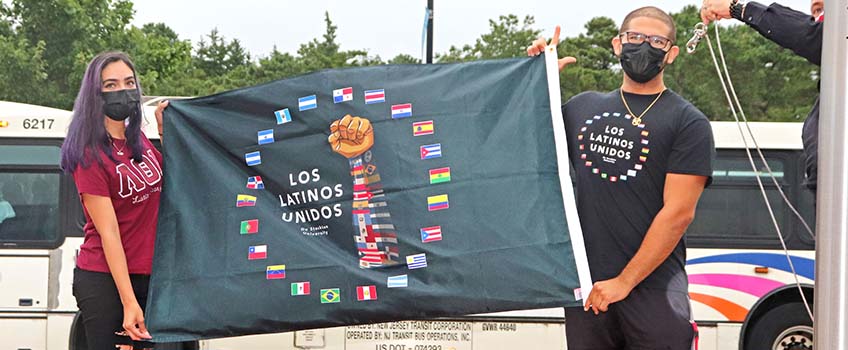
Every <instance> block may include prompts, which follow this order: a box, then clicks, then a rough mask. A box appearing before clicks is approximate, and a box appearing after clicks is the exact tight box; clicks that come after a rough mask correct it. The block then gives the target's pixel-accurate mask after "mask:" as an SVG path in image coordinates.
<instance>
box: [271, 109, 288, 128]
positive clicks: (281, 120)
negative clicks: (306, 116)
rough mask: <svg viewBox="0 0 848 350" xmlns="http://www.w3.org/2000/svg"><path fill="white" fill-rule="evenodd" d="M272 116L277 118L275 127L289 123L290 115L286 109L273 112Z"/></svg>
mask: <svg viewBox="0 0 848 350" xmlns="http://www.w3.org/2000/svg"><path fill="white" fill-rule="evenodd" d="M274 116H276V117H277V125H279V124H285V123H288V122H290V121H291V113H290V112H289V109H288V108H283V109H281V110H279V111H276V112H274Z"/></svg>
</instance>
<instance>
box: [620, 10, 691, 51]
mask: <svg viewBox="0 0 848 350" xmlns="http://www.w3.org/2000/svg"><path fill="white" fill-rule="evenodd" d="M639 17H650V18H653V19H657V20H660V21H662V22H663V23H665V24H666V25H668V27H669V28H671V32H670V33H669V34H668V38H669V39H671V43H672V44H673V45H674V44H676V42H677V26H675V25H674V19H673V18H671V16H670V15H669V14H668V13H667V12H665V11H663V10H660V9H659V8H657V7H654V6H645V7H642V8H638V9H635V10H633V11H632V12H630V13H628V14H627V17H624V22H621V28H620V30H619V33H624V32H625V31H627V30H628V29H630V28H629V27H630V21H632V20H633V19H634V18H639Z"/></svg>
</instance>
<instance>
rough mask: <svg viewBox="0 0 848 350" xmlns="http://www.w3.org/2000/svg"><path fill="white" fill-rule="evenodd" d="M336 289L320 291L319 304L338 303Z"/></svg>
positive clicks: (339, 298) (337, 291) (338, 297)
mask: <svg viewBox="0 0 848 350" xmlns="http://www.w3.org/2000/svg"><path fill="white" fill-rule="evenodd" d="M339 294H340V293H339V289H338V288H332V289H322V290H321V304H331V303H338V302H340V301H341V295H339Z"/></svg>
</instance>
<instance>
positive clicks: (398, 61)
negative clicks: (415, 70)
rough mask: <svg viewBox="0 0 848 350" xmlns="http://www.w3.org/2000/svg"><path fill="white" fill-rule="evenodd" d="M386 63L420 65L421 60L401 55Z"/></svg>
mask: <svg viewBox="0 0 848 350" xmlns="http://www.w3.org/2000/svg"><path fill="white" fill-rule="evenodd" d="M388 63H389V64H421V59H418V58H415V57H412V56H411V55H407V54H403V53H402V54H399V55H397V56H395V58H392V59H390V60H389V62H388Z"/></svg>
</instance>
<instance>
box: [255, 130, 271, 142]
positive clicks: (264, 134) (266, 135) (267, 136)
mask: <svg viewBox="0 0 848 350" xmlns="http://www.w3.org/2000/svg"><path fill="white" fill-rule="evenodd" d="M256 136H257V138H258V139H259V144H260V145H267V144H269V143H274V129H268V130H262V131H260V132H258V133H256Z"/></svg>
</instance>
